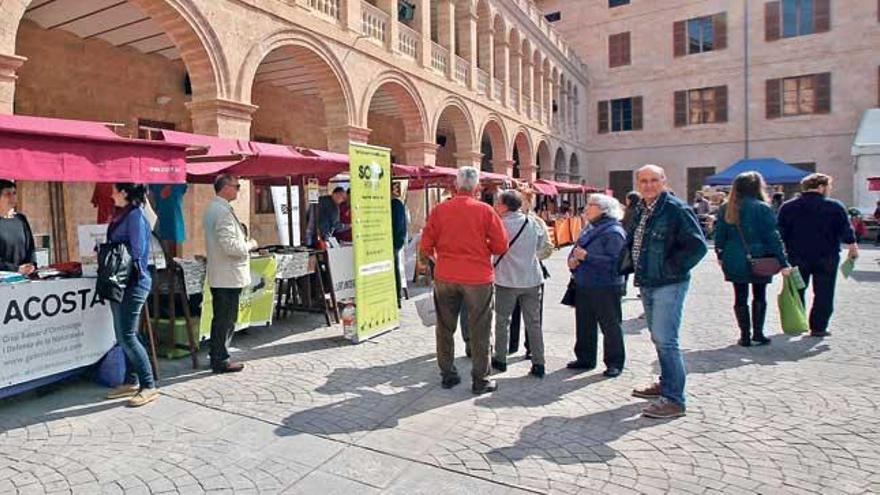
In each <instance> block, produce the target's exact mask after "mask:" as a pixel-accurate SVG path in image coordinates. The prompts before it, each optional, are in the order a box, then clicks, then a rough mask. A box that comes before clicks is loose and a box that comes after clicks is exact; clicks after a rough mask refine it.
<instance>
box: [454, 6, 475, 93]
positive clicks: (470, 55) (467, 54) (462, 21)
mask: <svg viewBox="0 0 880 495" xmlns="http://www.w3.org/2000/svg"><path fill="white" fill-rule="evenodd" d="M456 21H457V26H456V28H457V29H462V30H464V35H463V36H461V38H460V41H461V45H462V46H461V53H462V55H463V58H464V59H465V60H467V61H468V67H469V68H470V69H469V70H468V75H467V79H466V80H465V84H467V87H468V88H470V89H471V90H474V91H476V89H477V11H476V10H474V7H473V5H471V6H470V7H468V9H467V10H459V11H458V15H457V18H456Z"/></svg>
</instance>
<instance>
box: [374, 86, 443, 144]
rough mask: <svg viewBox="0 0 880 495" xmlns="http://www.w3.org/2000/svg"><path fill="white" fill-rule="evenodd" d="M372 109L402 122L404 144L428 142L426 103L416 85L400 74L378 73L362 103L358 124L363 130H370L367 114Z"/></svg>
mask: <svg viewBox="0 0 880 495" xmlns="http://www.w3.org/2000/svg"><path fill="white" fill-rule="evenodd" d="M377 99H378V100H377ZM374 105H376V106H377V107H374ZM374 110H378V111H386V110H387V111H388V112H393V114H394V115H396V116H397V117H399V118H400V119H401V120H402V121H403V126H404V135H405V140H406V142H408V143H417V142H424V141H427V140H428V139H429V138H428V117H427V111H426V110H425V103H424V102H423V101H422V97H421V95H420V94H419V91H418V89H417V88H416V86H415V84H413V83H412V81H411V80H410V79H409V78H408V77H406V75H404V74H402V73H401V72H399V71H396V70H388V71H386V72H384V73H382V74H379V76H378V77H377V78H376V80H375V81H373V82H372V83H371V84H370V86H369V87H368V88H367V91H366V92H365V93H364V99H363V101H362V102H361V118H360V122H361V125H362V126H363V127H370V126H369V114H370V112H371V111H374Z"/></svg>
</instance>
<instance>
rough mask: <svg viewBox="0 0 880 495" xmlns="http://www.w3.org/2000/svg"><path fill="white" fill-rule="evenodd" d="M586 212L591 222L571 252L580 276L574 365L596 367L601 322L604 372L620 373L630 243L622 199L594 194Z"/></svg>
mask: <svg viewBox="0 0 880 495" xmlns="http://www.w3.org/2000/svg"><path fill="white" fill-rule="evenodd" d="M585 216H586V217H587V220H588V221H589V223H590V225H589V227H587V228H586V229H584V231H583V232H582V233H581V235H580V237H579V238H578V240H577V242H576V243H575V247H574V248H573V249H572V250H571V254H569V256H568V267H569V269H571V273H572V276H573V278H574V281H575V298H574V299H575V328H576V334H575V346H574V354H575V357H576V359H575V360H574V361H572V362H570V363H568V368H569V369H574V370H592V369H594V368H595V367H596V349H597V346H598V338H599V331H598V330H599V327H601V328H602V335H603V336H604V339H603V340H604V341H603V348H604V352H603V355H604V361H605V368H606V369H605V372H604V375H605V376H607V377H609V378H614V377H617V376H620V373H621V371H622V370H623V365H624V360H625V357H626V353H625V351H624V347H623V330H622V329H621V323H622V312H621V308H620V302H621V298H622V297H623V291H624V285H623V284H624V281H623V276H621V275H620V274H619V273H618V265H619V262H620V256H621V253H622V252H623V248H624V246H625V245H626V232H625V231H624V230H623V226H622V225H621V223H620V220H621V219H622V218H623V208H621V206H620V203H619V202H618V201H617V200H616V199H614V198H612V197H611V196H606V195H604V194H592V195H590V199H589V200H588V201H587V209H586V212H585Z"/></svg>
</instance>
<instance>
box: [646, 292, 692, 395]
mask: <svg viewBox="0 0 880 495" xmlns="http://www.w3.org/2000/svg"><path fill="white" fill-rule="evenodd" d="M689 285H690V282H688V281H684V282H679V283H677V284H670V285H663V286H660V287H642V288H641V293H642V304H643V305H644V307H645V318H646V319H647V321H648V330H650V331H651V340H652V341H653V342H654V347H655V348H656V349H657V359H658V360H659V361H660V395H662V396H663V397H665V398H667V399H669V400H671V401H672V402H675V403H676V404H679V405H681V406H684V405H685V398H684V385H685V380H686V374H687V371H686V370H685V368H684V358H682V355H681V349H679V347H678V331H679V329H680V328H681V317H682V312H683V311H684V298H685V296H686V295H687V291H688V286H689Z"/></svg>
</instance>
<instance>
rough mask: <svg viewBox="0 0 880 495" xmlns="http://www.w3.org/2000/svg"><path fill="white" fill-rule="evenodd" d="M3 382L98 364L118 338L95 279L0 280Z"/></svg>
mask: <svg viewBox="0 0 880 495" xmlns="http://www.w3.org/2000/svg"><path fill="white" fill-rule="evenodd" d="M0 322H2V325H0V328H2V330H3V331H2V333H0V388H5V387H8V386H11V385H17V384H20V383H25V382H29V381H31V380H36V379H38V378H43V377H47V376H51V375H54V374H57V373H61V372H64V371H69V370H73V369H76V368H80V367H82V366H88V365H91V364H95V363H96V362H98V360H100V359H101V357H102V356H104V354H106V353H107V351H109V350H110V349H111V348H112V347H113V345H114V344H115V343H116V336H115V334H114V332H113V317H112V316H111V314H110V304H109V303H104V302H100V301H99V299H98V297H97V294H96V293H95V279H89V278H78V279H68V280H52V281H45V282H26V283H22V284H17V285H4V286H0Z"/></svg>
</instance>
